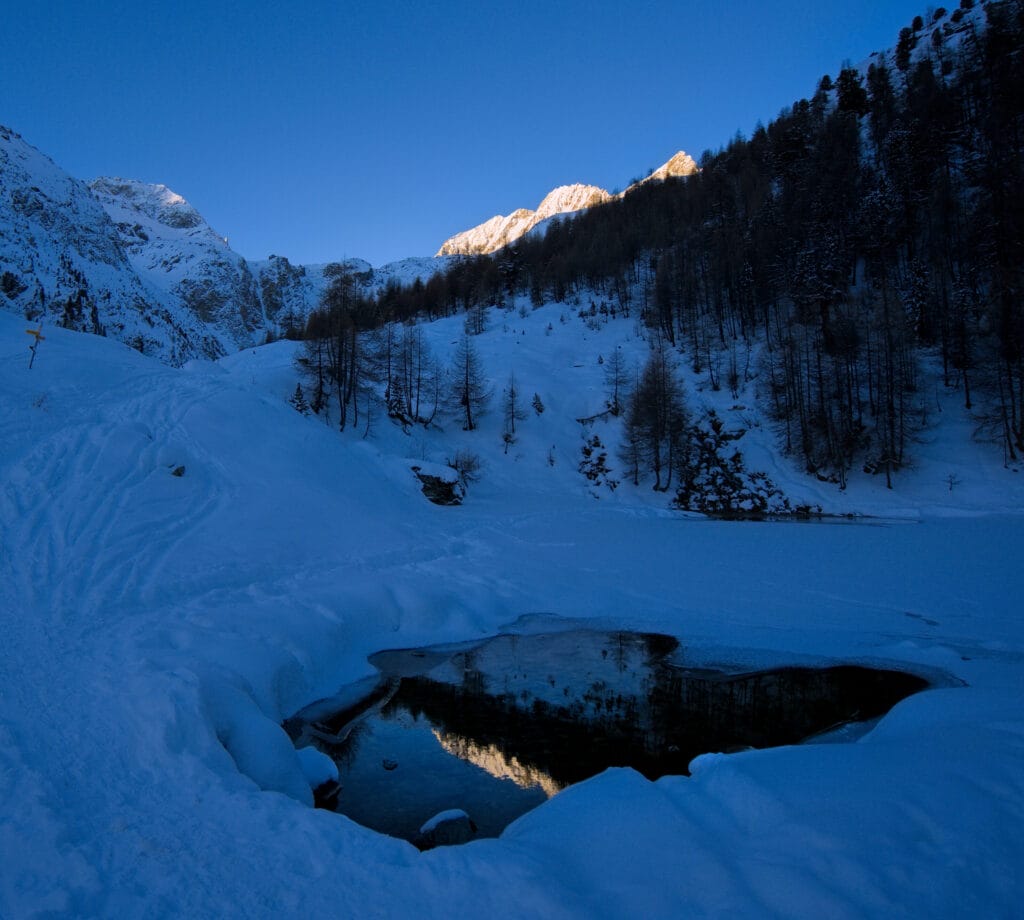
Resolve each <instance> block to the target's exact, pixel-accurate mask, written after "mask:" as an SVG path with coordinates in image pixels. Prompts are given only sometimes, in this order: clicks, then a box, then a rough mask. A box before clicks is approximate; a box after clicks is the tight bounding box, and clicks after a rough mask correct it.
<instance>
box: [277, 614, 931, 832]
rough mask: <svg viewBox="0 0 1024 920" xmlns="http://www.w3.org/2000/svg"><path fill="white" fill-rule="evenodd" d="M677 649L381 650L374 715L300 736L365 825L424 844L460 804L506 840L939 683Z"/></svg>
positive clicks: (371, 704) (596, 638)
mask: <svg viewBox="0 0 1024 920" xmlns="http://www.w3.org/2000/svg"><path fill="white" fill-rule="evenodd" d="M677 650H678V642H677V641H676V640H675V639H673V638H671V637H668V636H661V635H656V634H644V633H623V632H615V633H603V632H592V631H579V632H568V633H556V634H550V635H539V636H498V637H496V638H494V639H490V640H487V641H485V642H483V643H480V644H477V645H474V646H462V647H458V648H452V647H449V648H448V649H444V648H435V649H418V650H399V651H388V652H380V653H378V654H377V655H374V656H373V657H372V658H371V659H370V660H371V662H372V663H373V664H374V665H375V666H376V667H377V668H378V669H379V670H380V671H381V673H382V681H381V683H380V685H379V687H378V688H377V690H376V691H375V692H374V693H373V694H371V695H370V696H369V697H366V698H365V699H364V700H363V701H362V704H361V705H356V706H349V707H347V708H346V709H345V711H344V712H340V713H327V712H325V711H324V706H322V705H320V706H318V707H317V708H316V709H314V710H311V711H310V713H309V717H308V718H303V716H304V714H303V713H300V714H299V716H298V717H297V718H296V720H293V721H292V723H291V724H290V725H289V726H288V727H289V728H290V730H291V731H292V733H293V736H294V737H295V738H296V740H297V743H298V744H300V745H301V744H303V743H309V742H310V741H312V743H315V744H316V745H317V746H318V747H320V748H321V750H324V751H326V752H327V753H328V754H330V755H331V756H332V757H333V758H334V759H335V761H336V762H337V763H338V765H339V771H340V774H341V785H342V789H341V794H340V796H339V798H338V803H337V810H338V811H341V812H343V813H344V814H347V815H348V816H349V817H351V818H353V819H354V820H356V821H358V822H360V823H362V824H364V825H366V826H368V827H372V828H374V829H377V830H381V831H383V832H385V833H389V834H393V835H395V836H400V837H405V838H406V839H410V840H411V839H413V838H414V837H415V835H416V831H417V830H418V828H419V826H420V825H421V824H422V823H423V822H424V821H425V820H426V819H427V818H429V817H431V816H432V815H433V814H435V813H437V812H439V811H443V810H445V809H449V808H462V809H464V810H465V811H467V812H468V813H469V814H470V816H471V817H472V818H473V819H474V821H475V822H476V824H477V825H478V826H479V832H480V835H482V836H494V835H496V834H499V833H500V832H501V830H502V829H503V828H504V827H505V826H506V825H507V824H508V823H509V822H510V821H511V820H513V819H514V818H515V817H517V816H518V815H520V814H522V813H523V812H525V811H528V810H529V809H530V808H533V807H535V806H536V805H537V804H539V803H540V802H541V801H543V800H544V799H545V798H546V797H549V796H551V795H554V794H555V793H556V792H557V791H558V790H560V789H562V788H564V787H565V786H567V785H570V784H571V783H576V782H579V781H581V780H583V779H586V778H587V777H589V776H593V775H595V774H597V773H599V772H601V771H602V770H604V769H606V768H607V767H610V766H630V767H633V768H634V769H636V770H639V771H640V772H641V773H643V774H644V775H645V776H647V777H649V778H651V779H654V778H657V777H659V776H663V775H665V774H669V773H685V772H686V769H687V765H688V764H689V762H690V760H692V759H693V758H694V757H695V756H697V755H698V754H702V753H705V752H707V751H729V750H735V749H740V748H745V747H766V746H770V745H778V744H790V743H794V742H797V741H800V740H802V739H805V738H807V737H809V736H811V735H814V734H816V733H818V732H822V731H825V730H827V729H829V728H832V727H834V726H836V725H838V724H841V723H844V722H848V721H851V720H866V719H871V718H874V717H876V716H879V715H882V714H883V713H885V712H887V711H888V710H889V709H890V708H891V707H892V706H893V705H894V704H895V703H897V702H898V701H899V700H901V699H903V698H904V697H905V696H908V695H910V694H911V693H915V692H917V691H918V690H922V689H924V688H925V687H926V686H927V684H926V682H925V681H924V680H922V679H921V678H919V677H916V676H914V675H911V674H906V673H903V672H899V671H879V670H872V669H868V668H862V667H854V666H840V667H833V668H822V669H813V668H781V669H777V670H774V671H761V672H756V673H745V674H728V673H723V672H717V671H698V670H693V669H687V668H685V667H683V666H682V665H680V664H679V663H678V661H677V660H675V659H674V657H673V655H674V653H676V652H677Z"/></svg>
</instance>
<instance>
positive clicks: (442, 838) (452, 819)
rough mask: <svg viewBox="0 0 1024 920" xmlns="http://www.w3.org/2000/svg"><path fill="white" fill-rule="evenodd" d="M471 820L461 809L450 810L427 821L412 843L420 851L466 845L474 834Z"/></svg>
mask: <svg viewBox="0 0 1024 920" xmlns="http://www.w3.org/2000/svg"><path fill="white" fill-rule="evenodd" d="M476 831H477V827H476V824H475V823H474V822H473V820H472V819H471V818H470V817H469V815H467V814H466V813H465V812H464V811H463V810H462V809H461V808H450V809H448V810H447V811H442V812H440V814H436V815H434V817H433V818H431V819H430V820H429V821H427V822H426V823H425V824H424V825H423V827H421V828H420V832H419V834H418V835H417V837H416V839H415V840H413V843H414V844H415V845H416V846H417V847H419V848H420V849H421V850H432V849H433V848H434V847H446V846H457V845H458V844H460V843H468V842H469V841H470V840H472V839H473V836H474V835H475V834H476Z"/></svg>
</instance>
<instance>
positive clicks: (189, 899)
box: [0, 305, 1024, 918]
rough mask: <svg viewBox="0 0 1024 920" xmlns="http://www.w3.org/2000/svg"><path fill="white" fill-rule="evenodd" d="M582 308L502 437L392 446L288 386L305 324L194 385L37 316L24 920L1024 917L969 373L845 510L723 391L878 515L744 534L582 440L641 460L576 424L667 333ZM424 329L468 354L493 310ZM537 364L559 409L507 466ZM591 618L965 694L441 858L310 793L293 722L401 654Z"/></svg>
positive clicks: (5, 410) (10, 871)
mask: <svg viewBox="0 0 1024 920" xmlns="http://www.w3.org/2000/svg"><path fill="white" fill-rule="evenodd" d="M576 309H577V308H576V307H575V306H573V307H570V306H568V305H553V306H547V307H544V308H542V309H540V310H537V311H532V310H528V309H524V310H522V311H515V310H513V311H509V312H501V311H492V313H491V314H490V317H489V328H488V331H486V332H485V333H484V334H483V335H482V336H479V337H477V338H476V339H475V340H474V341H475V343H476V344H477V346H478V351H479V353H480V357H481V363H482V365H483V367H485V368H486V369H487V373H488V374H489V375H490V378H491V382H492V385H493V386H494V388H495V391H496V392H495V402H494V404H493V405H492V408H491V410H490V412H489V413H488V414H487V415H485V416H484V417H483V419H482V422H481V427H480V429H479V430H478V431H474V432H462V431H461V430H460V425H459V424H458V422H457V421H456V420H455V419H454V418H452V417H450V416H449V417H445V418H444V419H443V420H442V425H443V428H444V430H443V431H442V430H438V429H435V430H431V431H427V430H424V429H422V428H413V429H410V431H409V432H408V433H406V432H404V431H402V429H400V428H398V427H397V426H393V425H392V424H391V423H389V422H388V421H387V420H386V419H384V418H383V416H380V415H379V414H378V416H376V417H374V418H373V419H372V420H371V425H370V432H369V434H368V435H367V436H366V437H364V430H363V427H362V425H361V426H360V428H359V429H358V430H354V429H352V428H351V427H350V428H349V430H347V431H346V432H344V433H343V434H339V433H338V432H337V431H336V430H335V429H334V428H333V427H328V426H325V425H324V424H323V423H322V422H321V421H320V420H319V419H316V418H314V417H303V416H301V415H299V414H298V413H296V412H295V411H294V410H293V409H292V408H291V407H290V406H289V405H288V404H287V402H286V400H287V398H288V397H289V396H290V395H291V394H292V392H294V389H295V376H294V372H293V371H292V369H291V367H292V365H291V361H292V357H293V355H294V351H295V348H296V347H297V346H295V345H294V344H292V343H288V342H279V343H275V344H274V345H270V346H266V347H262V348H258V349H249V350H246V351H244V352H241V353H239V354H237V355H233V356H231V357H230V358H228V359H224V360H223V361H221V362H220V363H218V364H209V363H204V362H193V363H191V364H189V365H187V366H186V367H184V368H181V369H173V368H169V367H166V366H163V365H161V364H158V363H156V362H155V361H153V360H152V359H148V358H145V357H143V356H142V355H139V354H138V353H136V352H134V351H132V350H130V349H128V348H127V347H125V346H122V345H120V344H118V343H117V342H114V341H112V340H108V339H102V338H98V337H95V336H88V335H83V334H76V333H71V332H67V331H65V330H63V329H59V328H49V327H48V328H47V329H46V330H45V334H46V339H45V341H44V342H42V343H41V345H40V348H39V352H38V354H37V357H36V361H35V365H34V367H33V369H32V370H31V371H29V370H28V344H30V342H29V337H28V336H26V335H25V332H24V329H25V328H26V324H25V323H24V321H22V320H20V319H19V318H18V317H16V316H13V315H10V314H6V313H0V394H2V397H0V430H2V431H3V432H4V436H3V439H2V440H0V636H2V642H0V673H2V674H3V680H2V682H0V777H2V780H0V782H2V786H3V789H4V795H3V796H2V797H0V854H2V856H3V863H2V864H3V871H2V872H0V916H3V917H5V918H6V917H12V918H21V917H29V916H38V915H43V914H47V913H48V914H50V915H58V916H76V917H79V916H115V915H116V916H143V915H145V916H156V917H160V916H194V917H225V916H239V917H241V916H245V917H272V916H281V915H335V916H367V915H370V916H413V915H415V916H422V917H432V916H450V915H453V914H463V915H467V916H481V915H490V916H494V917H527V916H544V917H622V916H644V917H675V916H680V915H685V916H721V915H725V914H730V915H735V916H780V915H784V916H794V917H820V916H829V917H862V916H933V917H954V916H964V915H970V914H980V915H984V916H993V917H1009V916H1015V915H1017V914H1018V913H1019V910H1020V904H1021V901H1022V897H1024V883H1022V880H1021V873H1020V867H1021V866H1022V865H1024V840H1022V838H1021V835H1020V832H1019V829H1020V826H1021V823H1022V821H1024V714H1022V711H1021V706H1020V700H1021V696H1022V691H1024V619H1022V617H1021V616H1020V600H1019V599H1020V596H1021V588H1022V581H1024V579H1022V575H1021V568H1020V563H1019V546H1020V545H1021V538H1022V535H1024V517H1022V515H1021V513H1020V512H1021V510H1022V509H1024V492H1022V488H1024V487H1022V485H1021V474H1020V473H1019V472H1017V471H1016V469H1015V468H1014V467H1012V466H1011V467H1009V468H1006V467H1004V465H1003V458H1002V456H1001V454H1000V453H999V452H998V449H997V448H995V447H993V446H992V445H991V444H989V443H986V442H984V441H981V442H977V441H972V440H971V439H970V438H968V437H967V436H966V435H968V434H969V433H970V432H972V431H973V429H974V428H976V427H977V425H976V423H975V422H974V421H973V420H972V418H971V417H970V416H969V415H968V414H967V413H966V412H965V411H964V410H963V407H962V395H961V394H958V393H957V392H955V391H945V390H943V389H941V388H936V387H934V385H930V388H929V389H928V390H927V392H928V393H929V399H930V401H931V405H932V406H933V409H932V411H930V412H929V414H928V426H927V427H926V428H925V429H923V431H922V433H921V434H920V435H919V437H918V439H917V442H916V443H915V444H914V446H913V451H912V453H913V456H914V464H913V468H912V469H910V470H908V471H905V472H901V473H900V474H899V475H898V476H897V477H896V488H895V489H894V490H893V491H890V490H887V489H886V488H885V484H884V481H882V479H883V477H877V476H875V477H872V476H868V475H865V474H860V473H856V474H855V475H853V476H852V477H851V481H850V486H849V488H848V489H847V490H846V492H845V493H840V492H839V491H838V489H837V488H836V487H835V486H834V485H830V484H826V483H820V482H817V481H814V480H810V479H808V478H807V477H805V476H803V475H801V474H800V473H799V472H798V471H797V470H796V469H795V468H794V467H793V466H792V465H791V463H790V461H789V460H788V459H786V458H785V457H782V456H780V455H779V453H778V451H777V444H776V432H775V431H774V429H773V426H772V424H771V423H770V422H769V421H768V420H767V419H765V418H764V417H762V416H760V415H758V414H757V413H756V412H755V411H754V409H753V407H754V406H755V405H756V402H755V400H754V398H753V397H754V391H756V388H757V385H758V384H757V381H756V379H755V380H752V381H750V382H749V383H748V384H747V389H746V390H745V391H744V392H742V393H741V394H740V395H739V398H738V399H734V398H733V397H732V396H731V395H730V394H728V393H725V392H715V391H713V390H711V389H710V388H709V387H707V386H706V385H705V382H704V381H703V380H701V379H700V378H698V377H694V376H693V375H692V374H690V373H689V372H687V396H688V399H689V400H690V401H691V404H693V405H695V406H700V405H706V406H709V407H714V408H716V410H717V411H718V412H719V414H720V416H722V417H723V418H724V419H725V420H726V421H727V424H728V425H729V426H730V427H744V428H746V429H747V433H746V434H744V436H743V438H742V439H741V440H740V441H739V442H738V444H739V446H740V447H741V448H742V449H743V451H744V455H745V456H746V457H747V458H748V460H749V461H750V463H751V464H752V465H757V466H760V468H762V469H764V470H765V471H766V472H767V473H768V474H769V475H770V476H771V477H772V478H773V479H774V480H775V481H776V483H777V484H778V485H780V486H781V487H782V488H783V490H784V491H785V492H786V493H787V495H789V496H790V497H791V498H793V499H797V500H801V501H805V500H806V501H814V502H818V503H820V504H822V505H823V507H824V508H825V509H826V510H827V511H830V512H833V513H836V514H846V513H855V512H857V513H860V514H873V515H878V516H879V517H878V518H875V519H872V520H870V521H869V519H866V518H865V519H863V521H864V522H862V523H842V522H839V521H835V522H830V523H821V524H807V525H802V524H773V523H728V522H716V521H709V520H706V519H702V518H699V517H695V516H683V515H680V514H679V513H677V512H672V511H670V510H668V509H667V507H666V506H665V496H663V495H656V494H654V493H653V492H652V490H651V489H650V487H649V484H648V485H647V486H641V487H640V488H639V489H634V488H633V487H632V486H631V485H628V484H622V485H620V486H619V488H617V489H616V490H615V491H611V490H609V489H607V488H600V487H595V486H593V485H592V484H591V483H588V482H587V481H586V480H584V479H583V477H582V476H580V474H579V473H578V471H577V464H578V462H579V458H580V446H581V445H582V443H583V441H582V436H581V432H584V431H586V432H587V433H588V434H592V433H599V434H600V436H601V438H602V440H603V441H604V443H605V444H606V445H607V446H608V448H609V454H610V456H611V457H612V458H614V452H615V445H616V443H617V429H616V427H615V426H616V424H617V423H616V422H615V421H614V420H608V421H600V420H598V421H594V422H592V423H589V425H588V426H587V427H584V426H581V425H580V424H578V423H577V422H576V421H575V419H577V418H584V417H587V416H590V415H593V414H594V413H595V412H598V411H600V410H601V408H602V406H603V364H601V363H599V362H598V357H599V356H603V357H604V358H607V356H608V355H609V354H610V353H611V351H612V350H613V349H614V348H616V347H619V348H621V349H623V351H624V352H625V353H626V354H627V356H628V358H629V360H631V361H634V360H638V359H639V358H640V357H641V356H642V355H643V354H644V351H645V349H646V343H645V342H644V341H643V340H642V339H641V338H640V335H639V333H640V330H639V327H638V325H637V323H636V321H635V318H633V319H616V320H611V321H609V322H608V323H606V324H603V325H602V324H597V325H594V326H591V325H588V324H586V323H584V322H583V320H581V319H580V318H578V317H577V316H576ZM563 317H564V320H565V321H564V322H563V321H562V320H563ZM424 329H425V332H426V334H427V335H428V337H429V341H430V346H431V348H432V350H433V352H434V354H435V355H438V356H442V357H444V356H447V355H449V354H450V353H451V351H452V350H453V348H454V343H456V342H457V341H458V339H459V337H460V335H461V318H452V319H449V320H445V321H442V322H439V323H436V324H431V325H430V326H427V327H424ZM511 371H514V372H515V375H516V380H517V384H518V387H519V390H520V393H521V394H522V396H523V397H524V403H525V408H526V409H527V415H528V417H527V418H526V419H524V420H523V421H522V422H521V423H519V424H518V425H517V440H516V443H515V444H514V445H513V446H512V448H511V449H510V451H509V452H508V454H507V455H506V454H505V453H504V450H503V444H502V443H501V437H500V432H501V411H500V391H501V387H502V386H503V385H504V384H505V383H506V382H507V379H508V375H509V373H510V372H511ZM923 377H927V373H926V374H925V375H923ZM929 379H932V378H929ZM535 392H536V393H537V394H538V395H539V396H540V397H541V399H542V401H543V404H544V406H545V411H544V413H543V414H541V415H537V414H536V413H535V412H534V411H533V410H532V409H530V408H529V403H530V399H531V398H532V394H533V393H535ZM736 406H744V407H745V408H743V409H739V408H735V407H736ZM940 409H941V411H939V410H940ZM456 447H464V448H466V449H470V450H473V451H475V452H477V453H479V454H480V456H481V458H482V460H483V471H482V475H481V478H480V480H479V482H476V483H472V484H471V485H470V486H469V489H468V492H467V496H466V500H465V503H464V504H463V505H462V506H461V507H459V508H441V507H436V506H434V505H431V504H429V503H428V502H427V501H426V500H425V499H424V498H423V496H422V495H421V493H420V489H419V483H418V482H417V480H416V479H415V477H414V476H413V475H412V474H411V466H413V465H416V464H417V463H420V464H424V463H426V464H437V465H438V466H443V465H444V464H445V454H446V453H449V454H450V452H451V451H452V450H454V449H455V448H456ZM552 460H553V461H554V463H553V465H552ZM612 465H613V466H615V465H616V464H615V462H614V460H613V461H612ZM178 467H184V473H183V475H180V476H175V475H173V474H172V473H173V470H175V469H177V468H178ZM950 474H954V476H955V478H956V479H957V482H956V484H955V485H954V487H953V489H952V490H950V487H949V482H948V481H947V477H948V476H949V475H950ZM595 490H596V492H597V495H598V496H599V497H595V494H594V491H595ZM559 624H561V625H562V626H565V627H567V628H568V627H570V626H571V627H573V628H576V627H579V626H585V627H591V628H595V629H598V628H600V629H604V628H624V629H638V630H649V631H660V632H666V633H670V634H672V635H675V636H677V637H679V639H680V640H681V643H682V648H681V649H680V652H679V655H680V656H682V659H683V660H684V661H685V662H686V663H687V664H690V665H693V666H710V665H714V664H733V665H737V666H744V667H746V666H751V667H758V666H767V665H773V664H783V663H799V664H807V663H836V662H850V663H867V664H881V665H884V666H887V667H902V668H910V669H913V670H915V671H917V672H919V673H922V674H925V675H931V676H934V677H936V682H937V684H938V685H939V688H938V689H935V690H932V691H929V692H926V693H922V694H918V695H915V696H913V697H910V698H908V699H907V700H905V701H903V702H902V703H900V704H899V705H898V706H897V707H896V708H895V709H894V710H893V711H892V712H891V713H890V714H889V715H887V716H886V717H884V718H883V719H882V720H881V721H880V722H879V723H878V724H877V726H875V727H874V728H873V729H872V730H871V731H870V732H868V733H867V734H866V735H864V736H863V737H862V738H860V739H859V740H858V741H856V742H855V743H850V744H805V745H798V746H791V747H783V748H777V749H772V750H760V751H748V752H744V753H739V754H730V755H722V754H718V753H716V752H709V753H708V754H707V755H704V756H702V757H700V758H698V759H697V760H696V761H694V763H693V765H692V772H693V775H692V776H690V777H666V778H664V779H662V780H659V781H657V782H653V783H652V782H648V781H647V780H645V779H643V778H642V777H641V776H640V775H639V774H637V773H635V772H633V771H631V770H625V769H614V770H609V771H606V772H605V773H603V774H601V775H599V776H597V777H594V778H593V779H591V780H589V781H587V782H584V783H581V784H578V785H576V786H573V787H570V788H569V789H567V790H565V791H563V792H561V793H559V794H557V795H555V796H553V797H552V798H551V799H550V800H549V801H547V802H545V803H544V804H542V805H541V806H540V807H538V808H537V809H535V810H534V811H532V812H529V813H528V814H526V815H524V816H523V817H522V818H520V819H518V820H517V821H516V822H514V823H513V824H512V825H511V826H510V827H509V828H508V829H507V830H506V831H505V832H504V833H503V834H502V836H501V837H500V838H497V839H485V840H477V841H474V842H471V843H469V844H466V845H464V846H459V847H443V848H439V849H436V850H432V851H429V852H427V853H423V854H420V853H419V852H418V851H417V850H416V849H415V848H414V847H412V846H411V845H409V844H407V843H405V842H404V841H400V840H397V839H392V838H387V837H383V836H380V835H378V834H375V833H373V832H371V831H369V830H366V829H365V828H362V827H360V826H358V825H356V824H354V823H353V822H351V821H349V820H348V819H346V818H344V817H341V816H339V815H336V814H332V813H327V812H323V811H317V810H314V809H312V808H310V807H308V802H309V801H310V798H311V794H310V786H311V785H312V783H313V782H314V781H315V780H316V779H319V778H321V775H322V773H323V771H324V770H325V769H326V765H325V764H323V763H322V762H321V763H319V764H317V763H310V762H308V757H309V755H307V754H299V753H297V752H296V751H295V750H294V748H293V747H292V746H291V745H290V743H289V742H288V739H287V736H286V735H285V734H284V732H283V730H282V729H281V728H280V723H281V721H282V720H283V719H285V718H286V717H288V716H290V715H292V714H294V713H295V712H297V711H299V710H300V709H302V708H303V707H306V706H308V705H310V704H313V703H315V702H316V701H318V700H321V699H323V698H325V697H329V696H332V695H334V694H336V693H337V692H338V691H339V688H341V687H344V686H346V685H348V684H351V683H353V682H355V681H358V680H361V679H365V678H368V677H370V676H371V675H372V674H373V668H372V667H371V666H370V665H369V663H368V662H367V660H366V656H367V655H369V654H371V653H373V652H375V651H377V650H380V649H385V648H410V647H414V646H418V645H424V644H436V643H460V642H464V641H467V640H475V639H479V638H482V637H485V636H488V635H494V634H496V633H499V632H501V631H512V632H527V631H532V632H540V631H551V629H553V628H557V627H558V625H559Z"/></svg>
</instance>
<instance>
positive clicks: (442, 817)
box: [420, 808, 469, 834]
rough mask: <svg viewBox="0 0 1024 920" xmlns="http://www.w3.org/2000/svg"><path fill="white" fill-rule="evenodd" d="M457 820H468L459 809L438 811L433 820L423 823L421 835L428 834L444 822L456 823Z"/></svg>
mask: <svg viewBox="0 0 1024 920" xmlns="http://www.w3.org/2000/svg"><path fill="white" fill-rule="evenodd" d="M459 818H466V819H468V818H469V815H467V814H466V813H465V812H464V811H463V810H462V809H461V808H448V809H445V810H444V811H439V812H438V813H437V814H436V815H434V817H433V818H429V819H428V820H427V821H426V822H424V824H423V827H421V828H420V833H421V834H429V833H430V832H431V831H432V830H434V828H436V827H437V826H438V825H439V824H443V823H444V822H445V821H457V820H458V819H459Z"/></svg>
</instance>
